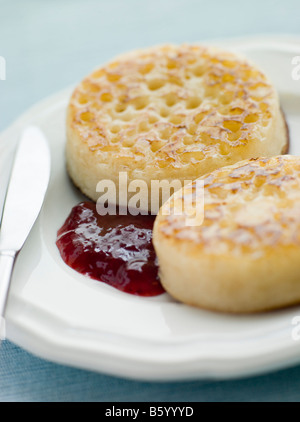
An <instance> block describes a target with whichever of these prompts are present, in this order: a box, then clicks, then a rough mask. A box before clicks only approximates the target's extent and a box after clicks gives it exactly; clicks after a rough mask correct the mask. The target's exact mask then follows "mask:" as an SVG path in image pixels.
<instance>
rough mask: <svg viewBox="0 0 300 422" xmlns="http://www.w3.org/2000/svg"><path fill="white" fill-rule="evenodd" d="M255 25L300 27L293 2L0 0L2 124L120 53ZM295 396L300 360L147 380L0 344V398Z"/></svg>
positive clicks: (268, 29)
mask: <svg viewBox="0 0 300 422" xmlns="http://www.w3.org/2000/svg"><path fill="white" fill-rule="evenodd" d="M251 34H253V35H257V34H277V35H278V34H290V35H293V34H294V35H298V36H299V35H300V4H299V1H298V0H286V1H285V2H283V1H281V0H279V1H276V0H264V1H262V0H252V1H251V2H248V3H244V2H241V1H239V0H228V1H227V2H225V1H216V0H213V1H209V2H208V1H202V0H151V1H150V0H149V1H148V0H147V1H144V0H107V1H105V0H100V1H97V0H74V1H68V0H61V1H59V2H58V1H57V2H54V1H50V0H41V1H35V0H26V1H24V0H23V1H22V0H13V1H9V2H8V1H4V0H0V56H2V57H4V58H5V60H6V80H5V81H1V80H0V129H1V130H2V129H5V128H6V127H7V126H8V125H9V124H10V123H11V122H12V121H13V120H14V119H15V118H17V117H18V115H19V114H20V113H22V112H23V111H25V110H26V108H28V107H29V106H30V105H32V104H33V103H35V102H36V101H38V100H40V99H42V98H44V97H45V96H48V95H49V94H52V93H54V92H56V91H58V90H60V89H62V88H64V87H65V86H68V85H71V84H73V83H75V82H77V81H78V80H80V79H81V78H82V77H83V76H85V74H87V73H89V72H90V70H91V69H92V68H94V67H96V66H97V65H98V64H99V63H102V62H104V61H106V60H109V59H110V58H111V57H113V56H114V55H116V54H118V53H121V52H124V51H127V50H130V49H135V48H139V47H144V46H148V45H153V44H161V43H164V42H175V43H179V42H185V41H187V42H188V41H191V42H194V41H201V40H207V39H214V38H215V39H220V38H223V37H237V36H238V37H239V36H244V35H251ZM299 353H300V351H299ZM299 399H300V366H297V367H294V368H290V369H285V370H281V371H278V372H273V373H270V374H267V375H262V376H256V377H252V378H243V379H239V380H230V381H193V382H173V383H164V382H160V383H148V382H135V381H128V380H124V379H119V378H115V377H109V376H106V375H101V374H98V373H93V372H89V371H84V370H80V369H77V368H71V367H66V366H62V365H57V364H54V363H52V362H47V361H45V360H43V359H40V358H37V357H35V356H33V355H31V354H30V353H28V352H26V351H24V350H22V349H20V348H19V347H17V346H15V345H14V344H12V343H10V342H9V341H7V340H5V341H4V342H3V343H2V347H1V348H0V401H111V402H112V401H123V402H124V401H203V402H204V401H206V402H212V401H298V400H299Z"/></svg>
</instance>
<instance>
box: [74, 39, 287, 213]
mask: <svg viewBox="0 0 300 422" xmlns="http://www.w3.org/2000/svg"><path fill="white" fill-rule="evenodd" d="M287 146H288V133H287V128H286V125H285V121H284V118H283V115H282V113H281V111H280V106H279V100H278V95H277V92H276V90H275V89H274V87H273V86H272V84H271V82H270V81H269V80H268V79H267V77H266V76H265V75H264V73H263V72H261V71H260V70H259V69H258V68H257V67H256V66H254V65H253V64H251V63H250V62H248V61H247V60H246V59H244V58H242V57H240V56H238V55H237V54H235V53H231V52H224V51H220V50H218V49H215V48H213V47H204V46H198V45H186V44H184V45H179V46H175V45H166V46H158V47H153V48H149V49H144V50H138V51H134V52H132V53H128V54H124V55H122V56H120V57H117V58H116V59H115V60H113V61H112V62H111V63H108V64H106V65H104V66H102V67H101V68H99V69H97V70H95V71H94V72H93V73H92V74H91V75H89V76H88V77H86V78H85V79H84V80H83V81H82V82H81V83H80V84H79V85H78V86H77V88H76V89H75V91H74V92H73V95H72V96H71V99H70V103H69V107H68V114H67V145H66V158H67V168H68V172H69V174H70V176H71V179H72V180H73V182H74V183H75V185H76V186H77V187H79V189H80V190H81V191H82V192H83V193H84V194H86V195H87V196H88V197H89V198H91V199H93V200H95V201H96V200H97V199H98V196H99V193H97V191H96V186H97V183H98V182H99V181H101V180H102V179H110V180H112V181H113V182H114V183H115V185H116V186H117V189H118V183H119V179H118V176H119V173H120V172H127V175H128V182H129V183H130V181H133V180H136V179H141V180H144V181H145V182H146V183H147V185H148V188H149V189H148V191H149V208H150V197H151V193H150V192H151V184H150V182H151V180H153V179H155V180H159V181H160V180H169V181H171V180H174V179H176V180H177V179H179V180H180V181H182V183H183V181H184V180H194V179H196V178H197V177H200V176H202V175H204V174H206V173H208V172H211V171H213V170H215V169H217V168H219V167H221V166H225V165H230V164H233V163H235V162H237V161H240V160H242V159H246V158H256V157H259V156H266V157H270V156H273V155H279V154H282V153H286V152H287ZM117 197H118V196H117ZM159 205H161V204H159Z"/></svg>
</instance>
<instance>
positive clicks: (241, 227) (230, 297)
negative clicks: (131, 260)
mask: <svg viewBox="0 0 300 422" xmlns="http://www.w3.org/2000/svg"><path fill="white" fill-rule="evenodd" d="M200 180H203V182H204V219H203V222H202V224H200V225H198V226H189V225H187V224H186V215H185V213H181V215H175V214H176V208H177V207H178V206H179V205H180V204H181V202H182V201H185V207H186V206H187V207H189V208H187V209H191V208H192V207H193V204H192V202H195V199H196V198H195V184H196V181H194V182H193V183H192V184H191V185H190V187H189V188H190V190H191V192H190V193H189V195H187V196H186V197H185V195H183V191H182V190H179V191H177V192H176V193H175V194H174V195H173V197H171V198H170V199H169V200H168V201H167V202H166V203H165V204H164V205H163V206H162V208H161V210H160V212H159V215H158V216H157V217H156V220H155V224H154V232H153V243H154V247H155V250H156V253H157V256H158V261H159V267H160V279H161V283H162V285H163V286H164V288H165V289H166V291H167V292H169V293H170V295H171V296H173V297H174V298H176V299H178V300H179V301H182V302H184V303H186V304H189V305H194V306H197V307H202V308H207V309H211V310H216V311H226V312H257V311H264V310H269V309H274V308H280V307H283V306H287V305H291V304H296V303H299V302H300V269H299V262H300V157H297V156H291V155H281V156H277V157H272V158H259V159H252V160H244V161H241V162H239V163H236V164H234V165H232V166H226V167H223V168H221V169H219V170H215V171H214V172H212V173H210V174H208V175H206V176H204V177H202V178H200ZM202 193H203V191H202ZM174 199H175V201H174ZM171 204H173V205H171ZM169 205H171V206H173V209H171V212H170V213H169V215H163V214H164V209H165V208H166V207H167V206H169ZM165 214H167V213H165ZM177 214H179V213H177Z"/></svg>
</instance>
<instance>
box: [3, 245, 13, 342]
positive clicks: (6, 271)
mask: <svg viewBox="0 0 300 422" xmlns="http://www.w3.org/2000/svg"><path fill="white" fill-rule="evenodd" d="M15 259H16V252H15V251H1V252H0V340H1V338H2V339H3V338H4V333H3V332H2V331H4V313H5V308H6V302H7V296H8V291H9V286H10V282H11V276H12V272H13V268H14V263H15Z"/></svg>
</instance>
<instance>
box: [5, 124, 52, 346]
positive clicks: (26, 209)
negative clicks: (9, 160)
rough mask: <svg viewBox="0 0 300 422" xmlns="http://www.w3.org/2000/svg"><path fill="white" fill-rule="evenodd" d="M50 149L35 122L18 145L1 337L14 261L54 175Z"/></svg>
mask: <svg viewBox="0 0 300 422" xmlns="http://www.w3.org/2000/svg"><path fill="white" fill-rule="evenodd" d="M50 167H51V164H50V151H49V147H48V144H47V141H46V139H45V136H44V135H43V133H42V132H41V130H40V129H38V128H37V127H35V126H30V127H28V128H26V129H25V130H24V132H23V133H22V136H21V139H20V141H19V144H18V146H17V150H16V155H15V158H14V162H13V166H12V171H11V177H10V181H9V185H8V189H7V193H6V198H5V202H4V209H3V214H2V221H1V226H0V340H1V337H2V338H4V336H3V330H4V313H5V308H6V302H7V296H8V292H9V286H10V281H11V276H12V272H13V268H14V263H15V260H16V257H17V255H18V253H19V251H20V250H21V249H22V247H23V245H24V243H25V240H26V239H27V236H28V234H29V233H30V231H31V229H32V227H33V224H34V222H35V220H36V218H37V217H38V215H39V212H40V210H41V207H42V204H43V201H44V197H45V194H46V191H47V187H48V183H49V178H50Z"/></svg>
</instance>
